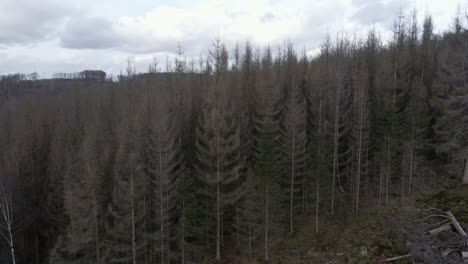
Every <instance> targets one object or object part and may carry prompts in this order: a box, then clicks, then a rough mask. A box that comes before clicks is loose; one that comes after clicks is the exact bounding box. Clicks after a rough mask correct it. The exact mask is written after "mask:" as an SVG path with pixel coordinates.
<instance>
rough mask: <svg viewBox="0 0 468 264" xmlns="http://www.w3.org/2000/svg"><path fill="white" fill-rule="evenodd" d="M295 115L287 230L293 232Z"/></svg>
mask: <svg viewBox="0 0 468 264" xmlns="http://www.w3.org/2000/svg"><path fill="white" fill-rule="evenodd" d="M294 118H295V117H293V124H292V141H291V144H292V146H291V190H290V194H289V196H290V197H289V199H290V200H289V203H290V204H289V232H291V233H292V232H293V228H294V226H293V211H294V173H295V171H294V168H295V166H294V165H295V157H296V156H295V155H296V135H295V130H296V128H295V126H296V124H295V122H294V121H295V119H294Z"/></svg>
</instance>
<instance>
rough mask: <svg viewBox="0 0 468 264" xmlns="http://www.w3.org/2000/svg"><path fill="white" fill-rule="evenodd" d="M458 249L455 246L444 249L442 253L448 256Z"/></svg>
mask: <svg viewBox="0 0 468 264" xmlns="http://www.w3.org/2000/svg"><path fill="white" fill-rule="evenodd" d="M455 251H456V250H455V249H453V248H447V249H446V250H444V251H442V253H441V255H442V257H444V258H446V257H447V256H448V255H450V254H452V253H453V252H455Z"/></svg>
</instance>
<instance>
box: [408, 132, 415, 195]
mask: <svg viewBox="0 0 468 264" xmlns="http://www.w3.org/2000/svg"><path fill="white" fill-rule="evenodd" d="M413 152H414V145H413V141H412V140H411V147H410V167H409V179H408V195H411V191H412V189H413V166H414V165H413V162H414V161H413V158H414V157H413V156H414V153H413Z"/></svg>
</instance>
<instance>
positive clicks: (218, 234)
mask: <svg viewBox="0 0 468 264" xmlns="http://www.w3.org/2000/svg"><path fill="white" fill-rule="evenodd" d="M219 143H220V142H219V131H217V133H216V148H217V152H216V153H218V155H216V262H217V263H220V262H221V188H220V187H221V186H220V184H221V171H220V166H221V160H220V157H219V150H220V149H219Z"/></svg>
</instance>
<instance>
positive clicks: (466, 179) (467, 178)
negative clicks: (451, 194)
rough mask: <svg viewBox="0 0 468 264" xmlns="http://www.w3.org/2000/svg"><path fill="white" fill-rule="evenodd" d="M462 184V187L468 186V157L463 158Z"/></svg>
mask: <svg viewBox="0 0 468 264" xmlns="http://www.w3.org/2000/svg"><path fill="white" fill-rule="evenodd" d="M462 184H464V185H467V184H468V156H467V157H466V158H465V169H464V172H463V181H462Z"/></svg>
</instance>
